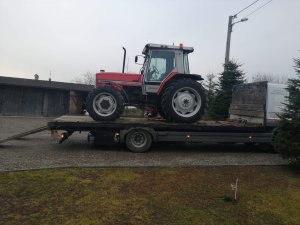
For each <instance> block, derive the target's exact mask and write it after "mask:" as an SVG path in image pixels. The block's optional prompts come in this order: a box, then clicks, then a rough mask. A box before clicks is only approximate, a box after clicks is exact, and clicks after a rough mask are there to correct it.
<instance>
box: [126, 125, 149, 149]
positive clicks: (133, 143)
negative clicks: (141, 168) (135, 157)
mask: <svg viewBox="0 0 300 225" xmlns="http://www.w3.org/2000/svg"><path fill="white" fill-rule="evenodd" d="M125 141H126V146H127V148H128V149H129V150H130V151H132V152H135V153H143V152H146V151H148V150H149V149H150V147H151V145H152V136H151V134H150V133H149V132H148V131H146V130H143V129H134V130H131V131H130V132H129V133H128V134H127V135H126V140H125Z"/></svg>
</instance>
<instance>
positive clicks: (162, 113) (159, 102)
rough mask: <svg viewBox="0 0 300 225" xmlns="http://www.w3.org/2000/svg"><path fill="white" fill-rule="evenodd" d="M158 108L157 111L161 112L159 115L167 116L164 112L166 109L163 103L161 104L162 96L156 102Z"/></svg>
mask: <svg viewBox="0 0 300 225" xmlns="http://www.w3.org/2000/svg"><path fill="white" fill-rule="evenodd" d="M156 109H157V112H158V113H159V115H160V116H161V117H162V118H164V119H165V118H166V115H165V113H164V110H163V108H162V105H161V98H160V97H158V100H157V103H156Z"/></svg>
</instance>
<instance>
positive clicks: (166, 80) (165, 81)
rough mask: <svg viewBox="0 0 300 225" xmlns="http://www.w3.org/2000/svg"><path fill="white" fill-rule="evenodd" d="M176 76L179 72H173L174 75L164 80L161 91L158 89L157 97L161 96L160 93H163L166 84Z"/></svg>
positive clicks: (171, 74)
mask: <svg viewBox="0 0 300 225" xmlns="http://www.w3.org/2000/svg"><path fill="white" fill-rule="evenodd" d="M176 74H178V73H177V72H172V73H170V75H168V77H167V78H166V79H164V80H163V82H162V83H161V85H160V87H159V89H158V91H157V95H160V93H161V91H162V89H163V87H164V86H165V84H166V83H167V82H168V81H169V80H171V79H172V78H173V77H174V76H176Z"/></svg>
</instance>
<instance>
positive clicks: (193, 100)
mask: <svg viewBox="0 0 300 225" xmlns="http://www.w3.org/2000/svg"><path fill="white" fill-rule="evenodd" d="M161 105H162V109H163V111H164V114H165V118H166V119H167V120H169V121H173V122H177V123H194V122H196V121H198V120H200V119H201V117H202V115H203V114H204V110H205V108H206V96H205V92H204V89H203V87H202V85H201V84H200V83H198V82H197V81H196V80H193V79H189V78H183V79H178V80H175V81H174V82H171V83H170V84H168V86H167V87H166V89H165V90H164V92H163V93H162V101H161Z"/></svg>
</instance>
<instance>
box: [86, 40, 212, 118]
mask: <svg viewBox="0 0 300 225" xmlns="http://www.w3.org/2000/svg"><path fill="white" fill-rule="evenodd" d="M193 51H194V49H193V48H192V47H183V46H182V44H180V46H174V45H173V46H172V45H161V44H147V45H146V46H145V48H144V50H143V55H140V56H136V57H135V62H136V63H138V59H139V57H143V58H144V62H143V66H142V68H141V70H140V74H128V73H127V74H126V73H124V62H125V57H126V50H125V49H124V60H123V73H113V72H100V73H97V74H96V88H95V89H93V90H92V91H91V92H90V93H89V95H88V97H87V101H86V107H87V111H88V112H89V114H90V116H91V117H92V118H93V119H94V120H97V121H113V120H116V119H117V118H119V117H120V116H121V114H122V113H123V111H124V108H125V106H135V107H139V108H149V107H152V108H156V110H157V112H158V113H159V114H160V115H161V116H162V117H163V118H165V119H166V120H168V121H172V122H178V123H193V122H196V121H198V120H199V119H200V118H201V116H202V115H203V113H204V110H205V108H206V95H205V90H204V88H203V87H202V85H201V84H200V83H199V81H201V80H203V78H202V77H201V76H200V75H196V74H190V71H189V62H188V54H189V53H191V52H193Z"/></svg>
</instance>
